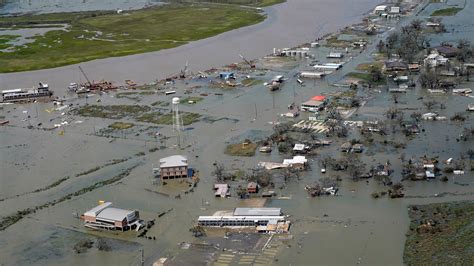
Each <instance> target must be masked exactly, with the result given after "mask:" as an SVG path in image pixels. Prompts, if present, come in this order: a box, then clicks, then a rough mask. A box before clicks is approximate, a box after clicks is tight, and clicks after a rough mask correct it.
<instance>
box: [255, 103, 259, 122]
mask: <svg viewBox="0 0 474 266" xmlns="http://www.w3.org/2000/svg"><path fill="white" fill-rule="evenodd" d="M257 115H258V114H257V103H255V120H257Z"/></svg>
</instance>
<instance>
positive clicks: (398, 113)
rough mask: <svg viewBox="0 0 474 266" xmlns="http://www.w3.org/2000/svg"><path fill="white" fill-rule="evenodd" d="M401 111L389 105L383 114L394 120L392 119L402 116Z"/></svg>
mask: <svg viewBox="0 0 474 266" xmlns="http://www.w3.org/2000/svg"><path fill="white" fill-rule="evenodd" d="M402 114H403V112H402V111H400V110H399V109H398V108H396V107H390V108H389V109H388V110H387V111H386V112H385V116H386V117H387V118H388V119H390V120H394V119H397V118H398V117H400V116H402Z"/></svg>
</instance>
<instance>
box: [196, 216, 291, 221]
mask: <svg viewBox="0 0 474 266" xmlns="http://www.w3.org/2000/svg"><path fill="white" fill-rule="evenodd" d="M263 220H267V221H271V220H275V221H279V220H285V216H276V215H270V216H263V215H252V216H250V215H249V216H235V215H232V216H227V215H226V216H199V218H198V221H263Z"/></svg>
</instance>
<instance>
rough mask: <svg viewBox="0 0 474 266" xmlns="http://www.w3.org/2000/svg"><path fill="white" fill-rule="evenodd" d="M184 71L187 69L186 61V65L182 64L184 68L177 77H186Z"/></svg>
mask: <svg viewBox="0 0 474 266" xmlns="http://www.w3.org/2000/svg"><path fill="white" fill-rule="evenodd" d="M186 71H188V62H186V65H184V68H183V69H182V70H181V72H180V74H179V78H182V79H184V78H186Z"/></svg>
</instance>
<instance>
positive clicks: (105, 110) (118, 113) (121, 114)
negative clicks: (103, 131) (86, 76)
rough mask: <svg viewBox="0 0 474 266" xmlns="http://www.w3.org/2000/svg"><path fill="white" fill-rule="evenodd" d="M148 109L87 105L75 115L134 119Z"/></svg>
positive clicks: (137, 106) (133, 106)
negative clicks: (129, 117)
mask: <svg viewBox="0 0 474 266" xmlns="http://www.w3.org/2000/svg"><path fill="white" fill-rule="evenodd" d="M150 109H151V108H150V107H148V106H142V105H104V106H102V105H87V106H83V107H81V108H80V109H78V110H77V111H76V113H77V114H78V115H80V116H88V117H99V118H108V119H122V118H125V117H127V116H131V117H135V116H137V115H140V114H142V113H144V112H148V111H150Z"/></svg>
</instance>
